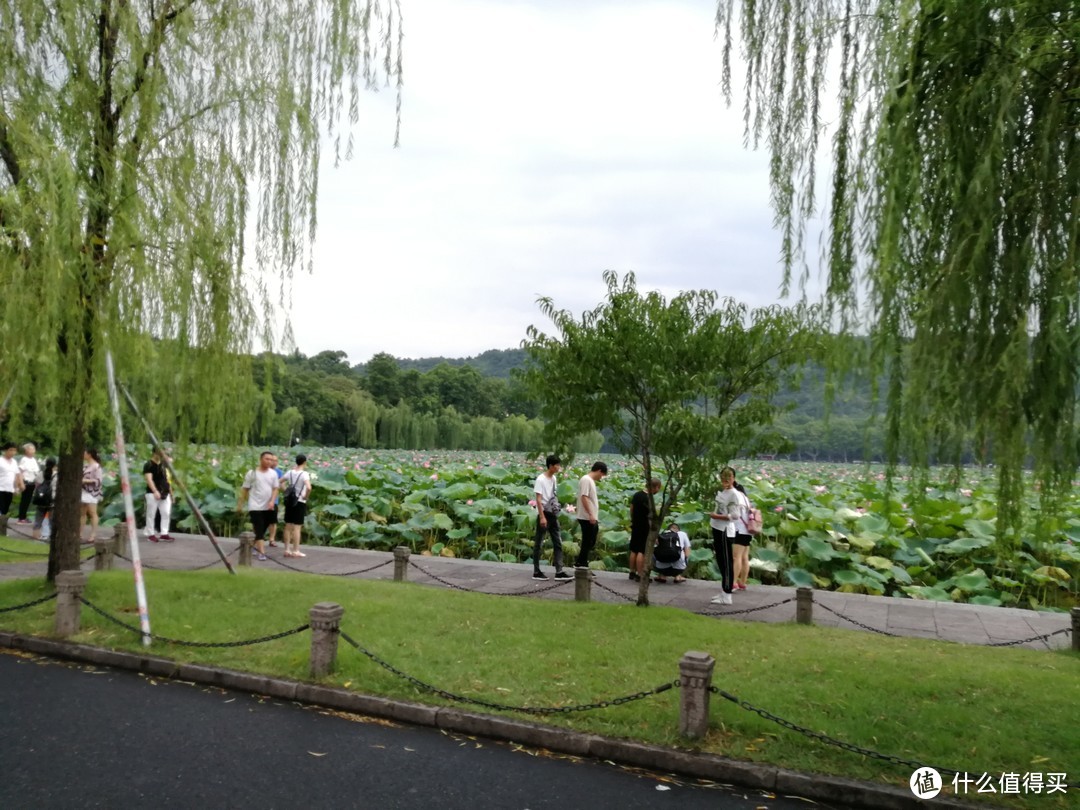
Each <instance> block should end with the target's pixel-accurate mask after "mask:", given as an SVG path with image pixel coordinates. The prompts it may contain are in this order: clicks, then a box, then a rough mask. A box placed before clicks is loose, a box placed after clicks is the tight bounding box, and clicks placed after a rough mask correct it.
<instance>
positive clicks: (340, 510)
mask: <svg viewBox="0 0 1080 810" xmlns="http://www.w3.org/2000/svg"><path fill="white" fill-rule="evenodd" d="M318 512H320V513H325V514H329V515H337V516H338V517H343V518H347V517H352V516H353V515H354V514H356V507H355V506H353V505H352V504H351V503H329V504H326V505H325V506H321V507H319V509H318Z"/></svg>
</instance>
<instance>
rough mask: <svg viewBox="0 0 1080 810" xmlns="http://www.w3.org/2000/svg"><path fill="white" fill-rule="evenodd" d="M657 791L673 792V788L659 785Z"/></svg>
mask: <svg viewBox="0 0 1080 810" xmlns="http://www.w3.org/2000/svg"><path fill="white" fill-rule="evenodd" d="M656 789H657V790H671V788H669V787H668V786H667V785H657V786H656Z"/></svg>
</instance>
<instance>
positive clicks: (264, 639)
mask: <svg viewBox="0 0 1080 810" xmlns="http://www.w3.org/2000/svg"><path fill="white" fill-rule="evenodd" d="M79 601H80V602H82V603H83V604H84V605H86V606H87V607H88V608H90V609H91V610H92V611H94V612H95V613H97V614H98V615H99V616H102V617H104V618H106V619H108V620H109V621H110V622H112V623H113V624H115V625H118V626H120V627H123V628H124V629H125V630H130V631H131V632H132V633H134V634H135V635H137V636H143V635H145V636H149V637H150V638H151V639H153V640H154V641H163V642H165V643H166V644H176V645H178V646H180V647H250V646H252V645H254V644H263V643H265V642H267V641H277V640H278V639H280V638H286V637H288V636H295V635H296V634H298V633H303V632H304V631H305V630H309V629H310V628H311V625H310V624H302V625H300V626H299V627H294V628H293V629H292V630H284V631H282V632H280V633H273V634H272V635H268V636H259V637H258V638H249V639H244V640H243V641H184V640H182V639H176V638H169V637H168V636H159V635H157V634H156V633H143V631H142V630H141V629H140V628H138V627H134V626H132V625H130V624H128V623H127V622H124V621H121V620H120V619H118V618H116V617H115V616H113V615H112V614H110V613H108V612H106V611H105V610H102V609H101V608H99V607H98V606H97V605H95V604H94V603H93V602H91V601H90V600H89V599H86V598H84V597H79Z"/></svg>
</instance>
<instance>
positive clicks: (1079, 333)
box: [717, 0, 1080, 539]
mask: <svg viewBox="0 0 1080 810" xmlns="http://www.w3.org/2000/svg"><path fill="white" fill-rule="evenodd" d="M717 26H718V32H719V33H720V34H721V36H722V38H723V40H724V42H725V60H724V61H725V71H724V79H725V90H726V92H727V93H728V97H729V99H730V91H731V72H730V57H731V50H732V44H733V39H734V37H735V36H736V34H733V31H734V30H735V29H736V28H737V29H738V30H737V36H739V38H740V40H741V43H742V51H743V56H744V58H745V63H746V66H747V75H746V96H745V108H744V109H745V121H746V127H747V133H748V136H749V139H750V140H751V141H752V142H753V144H755V145H757V144H758V143H759V142H760V141H761V140H764V141H765V142H766V143H767V145H768V148H769V150H770V151H771V154H772V164H771V166H772V171H771V182H772V191H773V204H774V206H775V210H776V213H777V218H778V220H779V222H780V224H781V228H782V233H783V237H784V238H783V258H784V261H785V264H786V267H787V271H788V275H787V279H788V280H790V279H791V278H792V275H793V271H797V270H798V268H799V266H800V261H801V259H802V237H803V233H804V229H805V225H806V222H807V219H808V217H809V216H810V215H811V214H812V212H813V211H814V207H815V205H814V204H815V200H814V189H815V183H816V180H817V178H816V177H815V171H814V170H815V165H816V161H817V160H818V157H819V155H818V153H819V146H820V143H819V139H820V138H821V136H822V133H824V132H826V131H831V138H832V166H831V177H830V182H829V183H828V184H827V187H828V189H829V192H830V194H829V199H828V201H827V203H826V205H825V211H826V212H827V219H826V231H827V234H826V235H827V238H826V239H825V240H824V244H825V245H826V248H825V251H824V253H825V256H824V262H825V264H826V266H827V279H828V280H827V286H826V292H825V297H826V299H827V301H828V303H829V305H830V307H831V312H832V313H833V315H834V317H835V318H836V319H837V322H838V323H840V324H841V325H842V326H843V327H844V328H845V329H846V330H849V331H865V332H867V333H868V334H870V335H871V337H872V340H871V346H872V347H873V353H872V355H873V356H872V359H873V368H874V369H875V370H876V371H878V372H881V371H885V372H886V373H887V384H886V385H887V387H886V389H885V390H886V396H885V400H886V411H887V416H886V426H887V437H888V441H887V444H888V453H889V456H890V458H891V459H892V461H893V462H895V461H897V459H899V458H900V457H901V456H904V457H907V458H908V459H910V460H911V461H912V462H914V464H915V465H916V466H917V467H918V468H921V469H923V470H925V468H926V465H927V464H928V463H929V462H930V460H931V459H932V458H934V457H935V456H936V457H937V458H939V459H941V458H948V459H951V460H957V461H958V459H959V456H960V453H961V452H962V451H963V449H964V447H965V445H968V446H971V447H973V448H974V450H975V451H976V452H978V453H981V454H982V456H983V458H984V459H986V458H989V459H992V460H993V461H994V462H995V464H996V465H997V466H998V471H999V472H998V474H999V490H1000V498H1001V509H1000V510H999V536H1000V537H1001V538H1002V539H1005V538H1008V537H1009V536H1010V535H1013V536H1017V532H1016V529H1017V528H1018V527H1019V525H1020V522H1021V518H1022V510H1020V509H1019V508H1018V504H1019V502H1020V498H1021V494H1022V485H1023V478H1022V471H1023V467H1024V464H1025V460H1026V459H1027V458H1031V459H1033V460H1034V467H1035V474H1036V477H1037V480H1038V482H1039V484H1040V490H1041V496H1042V498H1043V503H1044V506H1045V507H1047V509H1046V511H1047V512H1052V511H1053V509H1054V507H1055V505H1056V503H1057V501H1056V499H1057V497H1058V496H1059V495H1060V494H1061V493H1062V492H1063V491H1064V489H1065V488H1066V487H1068V486H1070V483H1071V480H1072V475H1073V472H1074V471H1075V470H1076V467H1077V464H1078V461H1080V447H1078V443H1077V439H1078V434H1077V396H1078V390H1080V388H1078V383H1080V379H1078V374H1080V140H1078V138H1080V134H1078V133H1080V6H1077V4H1076V3H1075V2H1072V0H1013V1H1012V2H1000V1H999V2H979V3H972V2H970V1H969V0H783V2H760V0H757V1H755V0H744V2H741V3H737V2H736V0H720V2H719V6H718V15H717ZM834 88H835V89H834ZM833 93H835V95H836V99H835V101H836V103H837V106H836V111H835V112H834V111H833V110H832V103H831V101H830V99H828V98H827V94H828V95H832V94H833ZM826 110H828V112H826Z"/></svg>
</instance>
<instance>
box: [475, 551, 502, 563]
mask: <svg viewBox="0 0 1080 810" xmlns="http://www.w3.org/2000/svg"><path fill="white" fill-rule="evenodd" d="M477 559H478V560H483V561H484V562H499V555H498V554H496V553H495V552H494V551H490V550H488V549H485V550H484V551H481V552H480V554H479V555H478V556H477Z"/></svg>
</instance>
